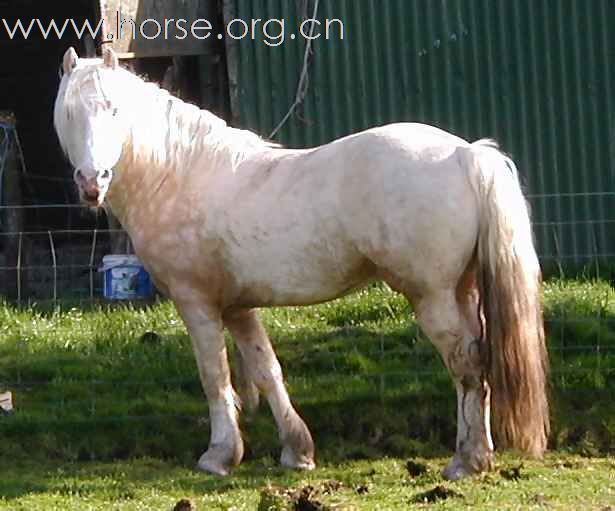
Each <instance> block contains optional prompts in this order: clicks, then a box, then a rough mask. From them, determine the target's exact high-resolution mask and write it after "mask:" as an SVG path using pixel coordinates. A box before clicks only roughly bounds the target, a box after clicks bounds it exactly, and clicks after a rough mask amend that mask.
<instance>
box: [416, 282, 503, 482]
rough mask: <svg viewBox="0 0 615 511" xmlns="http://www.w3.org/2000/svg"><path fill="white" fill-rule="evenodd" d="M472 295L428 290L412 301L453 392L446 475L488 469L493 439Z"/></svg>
mask: <svg viewBox="0 0 615 511" xmlns="http://www.w3.org/2000/svg"><path fill="white" fill-rule="evenodd" d="M477 307H478V304H477V298H476V294H475V293H473V292H472V290H471V289H467V288H463V289H459V290H458V291H457V293H455V291H454V290H442V291H432V292H430V293H428V294H426V295H424V296H423V297H422V298H421V300H419V301H418V303H417V304H416V312H417V317H418V320H419V324H420V326H421V328H422V329H423V331H424V332H425V333H426V334H427V335H428V336H429V338H430V339H431V341H432V342H433V343H434V345H435V346H436V348H437V349H438V351H439V352H440V355H441V356H442V359H443V361H444V363H445V364H446V367H447V368H448V371H449V373H450V374H451V377H452V378H453V381H454V383H455V388H456V391H457V441H456V451H455V455H454V457H453V459H452V460H451V462H450V463H449V464H448V466H447V467H446V468H445V469H444V471H443V475H444V477H446V478H447V479H451V480H456V479H460V478H462V477H465V476H468V475H471V474H475V473H478V472H482V471H485V470H490V469H491V468H492V466H493V442H492V440H491V431H490V426H489V400H490V390H489V385H488V384H487V381H486V378H485V371H486V364H485V361H484V356H483V354H482V353H481V344H480V340H479V339H478V337H479V335H480V324H479V322H478V316H477Z"/></svg>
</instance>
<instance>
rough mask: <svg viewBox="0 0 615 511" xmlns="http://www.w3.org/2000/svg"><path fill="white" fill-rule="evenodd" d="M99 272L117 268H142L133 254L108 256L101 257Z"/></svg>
mask: <svg viewBox="0 0 615 511" xmlns="http://www.w3.org/2000/svg"><path fill="white" fill-rule="evenodd" d="M102 263H103V264H102V267H101V268H100V269H99V271H106V270H110V269H111V268H116V267H118V266H143V265H142V264H141V260H140V259H139V258H138V257H137V256H136V255H134V254H108V255H106V256H104V257H103V260H102Z"/></svg>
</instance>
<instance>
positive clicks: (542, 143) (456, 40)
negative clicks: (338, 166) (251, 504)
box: [227, 0, 615, 263]
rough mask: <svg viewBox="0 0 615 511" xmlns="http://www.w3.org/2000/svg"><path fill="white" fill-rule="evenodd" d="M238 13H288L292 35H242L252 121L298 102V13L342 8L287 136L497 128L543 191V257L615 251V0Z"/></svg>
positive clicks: (264, 7) (266, 7)
mask: <svg viewBox="0 0 615 511" xmlns="http://www.w3.org/2000/svg"><path fill="white" fill-rule="evenodd" d="M232 4H233V7H234V12H233V11H229V12H227V21H228V19H229V17H230V16H234V17H237V18H241V19H244V20H246V19H259V18H261V19H263V20H265V19H271V18H279V19H284V20H285V23H286V32H287V33H286V37H287V39H286V41H285V43H284V44H281V45H279V46H276V47H270V46H268V45H266V44H264V42H263V39H262V38H260V39H259V37H255V38H254V39H252V38H250V37H247V38H244V39H242V40H239V41H229V43H230V48H229V57H230V60H229V67H230V76H231V78H233V77H235V80H233V79H232V80H231V96H232V97H231V100H232V103H233V104H234V106H235V110H236V116H237V117H238V119H239V122H240V124H241V125H242V126H244V127H246V128H250V129H253V130H255V131H257V132H258V133H260V134H261V135H265V136H267V135H269V134H270V133H271V132H272V130H273V128H274V127H275V126H276V125H277V124H278V122H279V121H280V120H281V119H282V118H283V117H284V115H285V113H286V112H287V110H288V108H289V106H290V105H291V104H292V103H293V101H294V98H295V94H296V91H297V84H298V81H299V77H300V74H301V72H302V67H303V60H304V56H305V55H304V52H305V45H306V41H305V40H304V39H302V38H296V39H294V40H292V39H290V38H289V36H290V33H291V32H292V31H293V30H296V27H297V26H298V22H299V21H298V20H300V19H301V18H302V17H305V16H308V15H309V16H310V17H311V16H312V15H313V13H314V11H315V10H316V8H317V16H316V17H317V19H318V20H319V21H320V22H321V23H323V24H324V23H325V20H327V19H341V20H342V21H343V23H344V40H339V39H337V38H332V39H330V40H325V38H324V37H321V38H319V39H317V40H314V41H313V43H312V51H311V55H310V57H309V64H308V66H307V74H308V77H309V87H308V89H307V94H306V96H305V99H304V101H303V102H302V104H301V105H300V106H299V108H298V109H297V110H296V111H295V113H294V114H293V116H292V117H291V118H290V119H289V121H288V122H287V123H286V124H285V125H284V126H283V127H282V128H281V130H280V131H279V134H278V136H277V137H276V138H277V140H279V141H281V142H283V143H285V144H288V145H291V146H296V147H304V146H312V145H316V144H321V143H325V142H327V141H330V140H332V139H334V138H337V137H340V136H342V135H345V134H349V133H353V132H356V131H358V130H361V129H364V128H367V127H370V126H374V125H379V124H383V123H387V122H395V121H418V122H426V123H430V124H434V125H437V126H439V127H441V128H444V129H446V130H450V131H453V132H455V133H457V134H459V135H461V136H463V137H465V138H468V139H477V138H483V137H493V138H495V139H497V140H498V141H499V142H500V143H501V146H502V148H503V149H504V150H505V151H506V152H508V153H509V154H511V155H512V157H513V158H514V159H515V161H516V162H517V164H518V167H519V169H520V171H521V173H522V174H523V176H524V181H525V183H526V188H527V191H528V193H529V194H530V198H531V202H532V205H533V215H534V222H535V230H536V233H537V238H538V246H539V252H540V254H541V255H542V257H543V260H544V261H548V260H550V259H554V258H556V257H557V258H559V259H560V260H564V261H571V262H575V263H580V262H585V261H587V260H590V259H593V258H594V256H596V255H600V256H604V257H608V256H612V255H615V236H614V235H613V232H612V227H613V225H614V223H613V221H614V220H615V179H614V175H613V174H614V172H615V168H614V166H613V156H614V155H615V148H614V147H615V146H613V144H612V141H613V140H614V135H615V133H614V131H613V130H614V126H615V117H614V109H613V102H614V99H613V98H614V97H615V94H614V93H615V90H614V87H615V85H614V84H615V76H614V71H613V69H614V64H613V62H612V58H613V56H615V38H614V37H613V36H612V34H611V33H610V30H609V20H611V19H613V18H614V17H615V3H614V2H611V1H608V0H594V1H592V2H578V1H576V0H516V1H514V2H511V1H509V0H386V1H377V0H335V1H332V0H321V1H320V2H316V0H309V1H308V0H302V1H298V2H295V1H286V0H234V1H233V2H232Z"/></svg>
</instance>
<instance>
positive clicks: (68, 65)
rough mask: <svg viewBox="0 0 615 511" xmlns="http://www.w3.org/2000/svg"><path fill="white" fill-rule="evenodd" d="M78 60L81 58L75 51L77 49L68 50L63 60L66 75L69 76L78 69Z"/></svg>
mask: <svg viewBox="0 0 615 511" xmlns="http://www.w3.org/2000/svg"><path fill="white" fill-rule="evenodd" d="M78 60H79V57H78V55H77V52H76V51H75V48H73V47H72V46H71V47H70V48H69V49H68V50H66V53H65V54H64V59H63V60H62V69H64V74H66V75H69V74H70V73H71V72H72V70H73V69H75V68H76V67H77V61H78Z"/></svg>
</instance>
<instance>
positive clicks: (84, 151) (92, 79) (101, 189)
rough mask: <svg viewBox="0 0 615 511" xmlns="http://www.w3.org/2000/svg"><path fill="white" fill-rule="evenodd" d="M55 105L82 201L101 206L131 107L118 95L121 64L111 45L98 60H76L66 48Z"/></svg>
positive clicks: (56, 121) (60, 134)
mask: <svg viewBox="0 0 615 511" xmlns="http://www.w3.org/2000/svg"><path fill="white" fill-rule="evenodd" d="M62 71H63V73H62V79H61V82H60V87H59V90H58V96H57V98H56V102H55V108H54V125H55V129H56V132H57V134H58V138H59V141H60V144H61V146H62V148H63V150H64V152H65V153H66V155H67V156H68V158H69V159H70V162H71V164H72V165H73V167H74V169H75V172H74V175H73V177H74V180H75V183H76V184H77V188H78V190H79V196H80V198H81V200H82V201H83V202H84V203H86V204H88V205H90V206H97V207H98V206H101V205H102V204H103V202H104V200H105V196H106V194H107V191H108V190H109V186H110V185H111V180H112V178H113V168H114V166H115V165H116V164H117V163H118V162H119V160H120V158H121V156H122V150H123V147H124V144H125V143H126V141H127V140H128V137H129V132H130V130H129V128H130V108H128V105H127V103H126V99H125V95H123V94H122V87H121V83H122V81H121V78H122V73H126V71H124V70H122V69H121V68H120V67H119V63H118V58H117V55H116V54H115V52H114V51H113V50H112V49H111V48H107V49H106V50H105V51H104V54H103V58H102V59H80V58H79V57H78V56H77V53H76V51H75V50H74V49H73V48H69V49H68V50H67V51H66V53H65V55H64V59H63V62H62Z"/></svg>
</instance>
